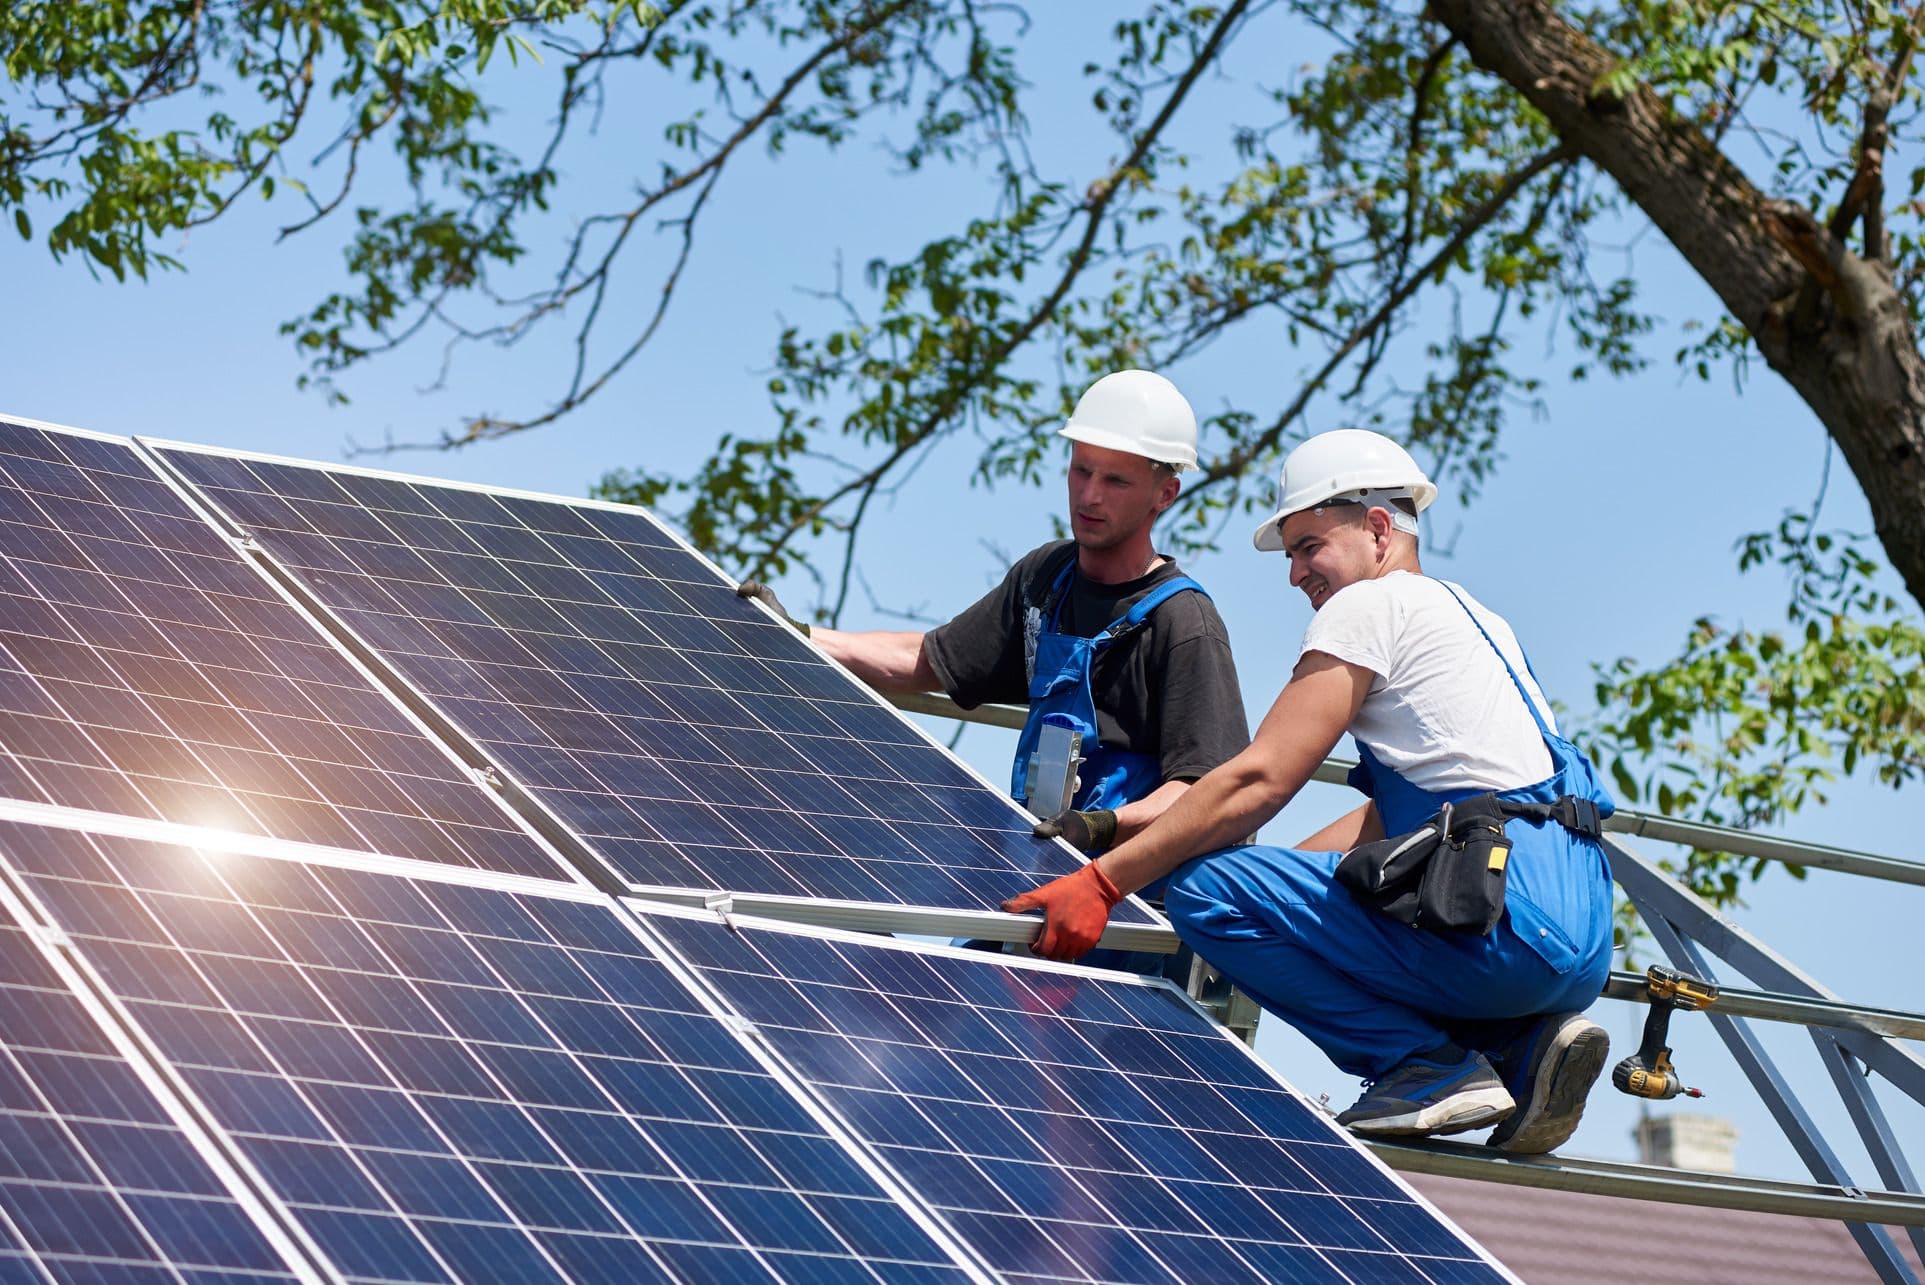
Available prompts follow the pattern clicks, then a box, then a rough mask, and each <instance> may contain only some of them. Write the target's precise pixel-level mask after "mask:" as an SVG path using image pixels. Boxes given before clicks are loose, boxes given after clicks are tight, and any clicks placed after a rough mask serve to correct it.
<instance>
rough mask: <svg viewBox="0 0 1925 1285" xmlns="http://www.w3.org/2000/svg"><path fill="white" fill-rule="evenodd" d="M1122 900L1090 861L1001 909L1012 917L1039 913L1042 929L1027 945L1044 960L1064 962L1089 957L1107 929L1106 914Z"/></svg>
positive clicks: (1011, 900)
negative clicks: (1041, 917) (1027, 912)
mask: <svg viewBox="0 0 1925 1285" xmlns="http://www.w3.org/2000/svg"><path fill="white" fill-rule="evenodd" d="M1121 900H1123V894H1122V893H1121V892H1119V891H1117V887H1116V885H1115V884H1113V883H1111V882H1110V881H1109V876H1107V875H1105V874H1104V873H1103V871H1102V868H1101V867H1099V866H1098V865H1097V864H1096V863H1095V862H1094V861H1092V862H1090V863H1089V864H1088V865H1086V866H1084V867H1083V868H1082V869H1081V870H1078V871H1077V872H1076V873H1075V874H1073V875H1064V876H1063V877H1062V878H1061V879H1052V880H1051V881H1050V882H1048V883H1046V884H1044V885H1043V886H1042V887H1040V888H1038V889H1036V891H1034V892H1026V893H1024V894H1023V895H1022V896H1020V897H1011V898H1010V899H1009V900H1008V901H1005V902H1004V903H1003V909H1004V910H1006V911H1008V912H1009V913H1011V914H1013V915H1019V914H1021V913H1022V912H1023V911H1025V910H1039V909H1040V910H1041V911H1042V912H1043V916H1044V917H1043V929H1042V931H1041V932H1039V933H1038V934H1036V940H1035V941H1034V942H1032V943H1031V944H1030V949H1031V950H1034V951H1035V952H1036V953H1037V954H1038V955H1041V956H1042V957H1043V958H1044V959H1055V960H1060V961H1062V962H1063V963H1068V962H1069V961H1071V960H1073V959H1080V958H1082V957H1083V956H1084V955H1087V954H1089V952H1090V948H1091V947H1093V946H1095V945H1096V941H1097V938H1099V937H1101V936H1102V935H1103V929H1104V928H1106V927H1108V926H1109V922H1110V911H1112V910H1114V909H1116V903H1117V902H1119V901H1121Z"/></svg>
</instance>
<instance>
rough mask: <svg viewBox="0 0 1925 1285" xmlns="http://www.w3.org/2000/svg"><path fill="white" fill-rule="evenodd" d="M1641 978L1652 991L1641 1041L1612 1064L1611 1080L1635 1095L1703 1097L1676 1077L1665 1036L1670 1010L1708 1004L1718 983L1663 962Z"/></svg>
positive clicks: (1693, 1009)
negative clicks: (1636, 1047)
mask: <svg viewBox="0 0 1925 1285" xmlns="http://www.w3.org/2000/svg"><path fill="white" fill-rule="evenodd" d="M1644 982H1645V986H1646V988H1647V989H1648V990H1649V991H1650V995H1651V1012H1650V1013H1649V1014H1648V1015H1647V1016H1646V1017H1645V1019H1644V1043H1642V1044H1641V1045H1639V1046H1638V1051H1637V1052H1635V1053H1633V1054H1632V1055H1631V1056H1630V1057H1627V1058H1625V1059H1624V1060H1623V1061H1622V1062H1619V1063H1618V1064H1617V1066H1615V1067H1613V1068H1612V1070H1611V1083H1612V1084H1614V1085H1616V1086H1617V1088H1618V1091H1619V1092H1621V1093H1629V1094H1630V1095H1631V1096H1632V1097H1634V1098H1656V1099H1665V1098H1675V1097H1677V1096H1678V1095H1679V1094H1680V1093H1682V1094H1683V1095H1684V1096H1686V1097H1688V1098H1701V1097H1703V1096H1704V1090H1702V1089H1688V1088H1686V1087H1685V1086H1684V1081H1683V1080H1680V1079H1679V1078H1678V1071H1677V1068H1676V1067H1674V1066H1672V1065H1671V1050H1670V1049H1669V1048H1668V1047H1667V1046H1666V1045H1665V1040H1666V1038H1668V1036H1669V1035H1670V1032H1671V1014H1672V1012H1673V1010H1675V1009H1683V1010H1685V1011H1686V1012H1687V1013H1695V1012H1697V1011H1699V1010H1700V1009H1706V1008H1710V1007H1711V1006H1712V1005H1713V1004H1714V1003H1716V1002H1717V999H1718V986H1717V983H1715V982H1708V981H1706V980H1704V978H1702V977H1693V976H1692V975H1691V974H1690V973H1681V972H1679V971H1678V970H1677V969H1675V968H1666V967H1664V966H1663V965H1662V964H1653V965H1651V967H1650V968H1648V969H1646V970H1645V973H1644Z"/></svg>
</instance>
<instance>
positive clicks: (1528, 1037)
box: [1485, 1013, 1611, 1156]
mask: <svg viewBox="0 0 1925 1285" xmlns="http://www.w3.org/2000/svg"><path fill="white" fill-rule="evenodd" d="M1610 1056H1611V1037H1610V1036H1609V1035H1606V1034H1605V1033H1604V1028H1603V1027H1602V1026H1599V1025H1598V1024H1597V1023H1596V1022H1593V1021H1591V1020H1590V1019H1589V1018H1587V1017H1585V1016H1584V1014H1582V1013H1552V1014H1551V1015H1550V1016H1548V1017H1545V1018H1541V1019H1539V1020H1538V1021H1537V1022H1535V1023H1534V1024H1532V1025H1531V1026H1530V1027H1528V1028H1526V1029H1525V1031H1524V1033H1523V1034H1521V1035H1519V1036H1518V1037H1517V1038H1516V1039H1514V1040H1512V1041H1511V1042H1510V1043H1508V1044H1506V1045H1504V1046H1503V1047H1502V1048H1497V1049H1493V1050H1491V1055H1490V1059H1491V1063H1492V1064H1493V1065H1494V1066H1495V1067H1496V1068H1497V1071H1498V1073H1499V1074H1500V1075H1501V1076H1502V1077H1503V1080H1504V1086H1505V1087H1506V1088H1507V1089H1509V1090H1510V1092H1511V1095H1512V1096H1513V1097H1514V1098H1516V1099H1517V1111H1516V1112H1515V1113H1514V1114H1513V1115H1512V1116H1511V1118H1510V1119H1508V1120H1506V1121H1504V1123H1503V1124H1501V1125H1499V1126H1498V1127H1497V1130H1496V1131H1495V1132H1494V1133H1492V1134H1491V1136H1490V1138H1489V1140H1488V1141H1487V1142H1486V1143H1485V1145H1486V1146H1491V1147H1496V1148H1497V1149H1498V1150H1500V1151H1509V1152H1512V1153H1514V1154H1516V1155H1524V1156H1538V1155H1543V1154H1544V1153H1545V1152H1547V1151H1555V1150H1556V1149H1557V1148H1559V1147H1561V1146H1563V1145H1564V1144H1565V1143H1566V1142H1568V1141H1569V1140H1570V1137H1571V1135H1572V1134H1573V1133H1575V1132H1577V1122H1578V1121H1579V1120H1580V1119H1582V1118H1583V1116H1584V1099H1585V1097H1586V1095H1588V1094H1589V1093H1590V1091H1591V1085H1592V1084H1594V1083H1596V1081H1597V1077H1598V1073H1599V1072H1600V1071H1602V1070H1603V1069H1604V1063H1605V1061H1606V1060H1607V1059H1608V1058H1609V1057H1610Z"/></svg>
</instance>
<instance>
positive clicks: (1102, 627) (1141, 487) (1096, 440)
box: [738, 370, 1250, 896]
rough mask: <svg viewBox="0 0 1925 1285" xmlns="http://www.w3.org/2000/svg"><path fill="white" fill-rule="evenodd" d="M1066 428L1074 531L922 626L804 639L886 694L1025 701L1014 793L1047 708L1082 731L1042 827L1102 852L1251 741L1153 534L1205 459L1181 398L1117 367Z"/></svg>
mask: <svg viewBox="0 0 1925 1285" xmlns="http://www.w3.org/2000/svg"><path fill="white" fill-rule="evenodd" d="M1061 436H1063V437H1066V438H1068V439H1069V441H1070V461H1069V519H1070V530H1071V533H1072V535H1073V536H1074V539H1072V540H1059V541H1054V542H1052V543H1049V544H1046V545H1044V546H1042V547H1041V548H1039V549H1035V550H1033V551H1031V552H1030V553H1028V554H1025V555H1024V556H1023V557H1022V558H1021V559H1020V560H1018V561H1017V563H1016V565H1015V566H1014V567H1012V568H1010V571H1009V573H1008V574H1007V575H1006V576H1004V577H1003V580H1002V583H1001V584H999V585H998V586H997V587H996V588H994V589H992V590H991V591H990V592H989V593H988V594H987V595H985V596H984V597H983V598H982V599H981V600H980V601H978V602H976V603H975V604H974V605H972V606H970V607H969V608H967V609H966V610H965V611H963V612H962V614H960V615H958V616H957V617H956V618H955V619H953V620H951V621H950V622H949V623H947V624H945V625H941V626H939V627H937V628H935V629H932V630H930V631H928V632H927V633H915V632H893V631H868V632H860V633H856V632H847V631H843V630H836V629H815V630H813V631H812V632H811V633H810V636H811V637H812V638H814V639H815V641H816V642H817V643H819V644H820V645H821V646H822V649H823V650H824V651H826V652H828V653H829V655H831V656H833V657H835V658H836V659H837V660H839V661H841V662H842V663H843V664H844V665H845V666H847V667H848V668H849V669H850V670H851V671H853V672H854V673H855V674H856V675H857V676H859V677H860V678H862V679H863V680H864V681H866V682H868V683H869V684H870V685H871V686H873V687H876V688H878V689H880V690H883V691H898V692H913V691H930V690H934V689H938V688H940V689H941V690H943V691H945V692H947V693H948V694H949V695H950V697H951V698H953V699H954V700H955V701H956V703H957V704H958V705H961V706H962V707H963V708H965V709H973V708H974V707H976V706H977V705H980V704H983V703H985V702H991V701H997V702H1011V703H1025V704H1028V705H1029V707H1030V714H1029V720H1028V723H1027V724H1026V725H1025V727H1024V729H1023V734H1022V737H1021V738H1020V739H1019V741H1018V744H1017V752H1016V763H1015V767H1014V771H1013V773H1012V789H1011V793H1012V794H1013V795H1015V796H1016V798H1017V799H1018V800H1019V801H1025V802H1026V801H1027V800H1026V798H1025V788H1024V786H1025V775H1026V769H1027V766H1028V762H1029V759H1030V756H1031V755H1032V754H1033V753H1034V751H1035V749H1036V745H1037V741H1038V737H1039V734H1040V731H1041V727H1042V724H1043V719H1044V718H1045V716H1054V719H1056V720H1063V723H1062V725H1064V726H1075V727H1076V728H1077V730H1079V731H1080V732H1081V733H1082V736H1083V749H1082V752H1083V754H1084V755H1085V756H1086V759H1087V761H1086V762H1085V763H1084V764H1083V767H1082V770H1081V774H1080V776H1081V784H1080V786H1079V788H1078V789H1077V791H1076V793H1075V795H1074V797H1073V799H1072V801H1071V805H1070V807H1069V808H1068V809H1067V810H1065V811H1063V812H1060V813H1058V814H1056V815H1054V816H1050V817H1046V818H1043V819H1041V820H1039V821H1038V823H1037V825H1036V832H1037V834H1038V835H1039V836H1042V837H1045V838H1053V837H1057V836H1059V835H1060V836H1061V837H1062V838H1064V839H1067V840H1068V841H1069V842H1070V843H1071V844H1073V845H1074V846H1076V847H1078V848H1080V849H1082V850H1083V851H1084V852H1087V853H1096V852H1102V851H1104V850H1106V849H1107V848H1109V847H1110V846H1111V845H1112V844H1114V843H1117V842H1120V841H1122V840H1123V839H1127V838H1129V837H1130V836H1132V835H1134V834H1136V833H1138V832H1140V831H1141V830H1142V829H1143V828H1144V827H1146V826H1147V825H1149V823H1150V822H1151V821H1153V820H1155V819H1156V817H1157V816H1158V815H1160V814H1161V813H1162V812H1163V811H1164V810H1165V809H1166V808H1168V807H1169V806H1170V805H1171V804H1172V803H1174V802H1175V801H1176V799H1177V798H1178V797H1179V796H1180V795H1181V794H1182V793H1183V791H1184V790H1186V789H1188V788H1189V784H1190V782H1191V781H1193V780H1195V779H1197V778H1198V777H1200V776H1202V775H1203V774H1204V773H1206V772H1208V771H1209V770H1210V769H1211V768H1213V767H1215V766H1216V765H1218V764H1219V763H1223V762H1225V761H1227V760H1228V759H1230V758H1231V757H1233V756H1234V755H1236V754H1237V753H1238V752H1240V751H1241V750H1242V749H1243V748H1244V747H1245V746H1246V745H1248V744H1249V741H1250V736H1249V728H1248V723H1247V722H1246V720H1245V718H1244V713H1243V697H1242V694H1241V692H1240V691H1239V690H1238V688H1237V678H1236V669H1235V666H1234V664H1233V662H1232V660H1231V657H1230V640H1229V634H1228V632H1227V631H1226V630H1225V629H1224V627H1223V621H1222V619H1221V617H1219V616H1218V615H1217V611H1216V608H1215V606H1214V605H1213V604H1212V603H1211V602H1210V599H1209V596H1208V595H1207V594H1206V593H1205V592H1204V591H1203V588H1202V586H1201V585H1199V584H1197V583H1196V581H1194V580H1192V579H1190V578H1189V577H1188V576H1186V575H1184V574H1183V573H1182V572H1181V571H1180V570H1178V568H1177V565H1176V563H1175V561H1174V560H1172V559H1170V558H1168V557H1165V556H1163V555H1161V554H1159V553H1157V552H1156V549H1155V546H1154V545H1153V543H1152V542H1151V526H1152V524H1153V523H1154V522H1155V521H1156V518H1157V517H1158V516H1159V515H1160V514H1162V513H1163V512H1164V511H1165V510H1166V509H1168V508H1169V507H1170V506H1171V505H1172V504H1174V503H1175V502H1176V498H1177V494H1178V492H1179V491H1180V490H1181V487H1182V483H1181V482H1180V480H1179V478H1178V476H1177V475H1178V473H1179V472H1180V471H1181V470H1182V469H1185V468H1193V467H1195V465H1196V416H1195V415H1194V413H1193V412H1192V411H1191V410H1190V406H1189V403H1188V402H1186V401H1185V400H1184V398H1183V395H1182V394H1181V393H1180V392H1178V391H1177V389H1176V386H1175V385H1173V384H1171V383H1170V381H1169V380H1167V379H1164V378H1163V377H1162V376H1160V375H1156V374H1152V373H1151V372H1149V371H1142V370H1125V371H1118V372H1116V373H1114V374H1111V375H1107V376H1105V377H1104V378H1102V379H1100V380H1098V381H1097V382H1096V383H1095V384H1093V385H1091V387H1090V388H1089V390H1088V391H1087V392H1085V393H1084V394H1083V396H1082V397H1081V398H1080V399H1079V400H1078V401H1077V403H1076V409H1075V411H1074V412H1073V413H1072V414H1071V416H1070V419H1069V423H1068V424H1067V425H1066V426H1065V427H1064V428H1063V429H1062V431H1061ZM738 592H740V593H742V594H743V595H744V596H745V597H754V598H758V599H760V600H761V601H763V602H764V603H766V604H767V605H768V606H770V607H771V608H773V609H774V610H776V611H777V612H778V613H781V614H783V615H785V616H786V615H787V613H786V612H784V611H783V610H782V607H781V604H780V603H779V602H777V601H776V600H775V597H774V595H773V594H772V593H771V592H770V591H769V590H768V588H767V587H766V586H763V585H760V584H757V583H756V582H754V581H747V582H744V583H743V585H742V586H741V588H740V589H739V590H738ZM1144 891H1145V892H1146V893H1147V894H1148V895H1150V896H1155V895H1156V892H1157V890H1156V889H1155V888H1147V889H1145V890H1144Z"/></svg>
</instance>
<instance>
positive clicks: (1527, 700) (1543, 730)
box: [1437, 580, 1557, 740]
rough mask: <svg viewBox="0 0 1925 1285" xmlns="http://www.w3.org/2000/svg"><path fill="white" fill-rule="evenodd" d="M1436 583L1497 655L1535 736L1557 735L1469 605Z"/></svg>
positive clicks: (1527, 661) (1527, 662) (1520, 649)
mask: <svg viewBox="0 0 1925 1285" xmlns="http://www.w3.org/2000/svg"><path fill="white" fill-rule="evenodd" d="M1437 583H1438V584H1440V585H1443V588H1444V592H1445V593H1447V594H1449V595H1450V596H1451V597H1452V598H1454V599H1456V601H1457V605H1458V606H1460V607H1462V608H1463V609H1464V614H1465V615H1467V616H1469V617H1470V622H1471V624H1473V625H1475V626H1477V632H1478V633H1480V634H1483V635H1484V641H1485V642H1486V643H1489V644H1490V649H1491V650H1492V651H1493V652H1495V653H1496V654H1497V663H1498V664H1500V665H1502V666H1503V667H1504V672H1505V673H1507V674H1509V675H1510V676H1511V686H1513V687H1515V688H1517V694H1518V695H1519V696H1521V697H1523V698H1524V708H1525V709H1527V710H1529V711H1530V712H1531V721H1532V722H1533V723H1536V724H1537V734H1538V735H1539V736H1542V737H1543V738H1544V739H1546V740H1549V739H1550V738H1551V737H1553V736H1555V735H1557V733H1555V732H1553V731H1552V730H1551V728H1550V724H1548V723H1546V722H1545V721H1544V715H1543V714H1541V713H1539V712H1538V709H1537V702H1536V701H1534V700H1532V699H1531V694H1530V693H1529V692H1527V691H1525V690H1524V682H1523V680H1522V679H1520V678H1519V677H1518V676H1517V671H1516V670H1515V669H1512V668H1511V662H1510V661H1508V660H1505V659H1504V651H1503V649H1502V648H1501V647H1499V646H1498V645H1497V640H1496V639H1494V638H1492V637H1491V635H1490V631H1489V630H1488V629H1486V628H1484V622H1483V621H1481V620H1479V619H1478V618H1477V613H1476V612H1474V611H1472V610H1471V609H1470V605H1469V604H1468V603H1466V602H1465V601H1464V600H1463V599H1462V598H1458V597H1457V591H1456V590H1455V589H1453V588H1451V587H1450V585H1448V584H1446V583H1445V582H1444V581H1442V580H1439V581H1438V582H1437ZM1517 650H1518V654H1519V655H1523V652H1524V648H1523V646H1522V645H1521V644H1520V645H1519V646H1518V649H1517ZM1530 667H1531V662H1530V658H1529V657H1528V656H1527V657H1525V659H1524V668H1526V669H1530ZM1531 677H1532V678H1533V679H1535V678H1536V677H1537V674H1536V673H1535V672H1533V673H1532V674H1531Z"/></svg>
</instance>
